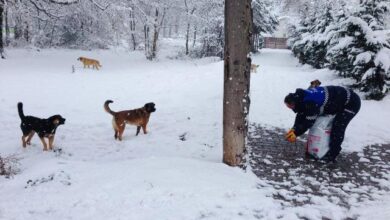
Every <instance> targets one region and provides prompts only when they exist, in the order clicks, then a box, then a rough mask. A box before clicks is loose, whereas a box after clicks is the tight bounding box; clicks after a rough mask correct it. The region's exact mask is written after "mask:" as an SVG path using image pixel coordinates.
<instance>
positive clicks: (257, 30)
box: [251, 0, 278, 52]
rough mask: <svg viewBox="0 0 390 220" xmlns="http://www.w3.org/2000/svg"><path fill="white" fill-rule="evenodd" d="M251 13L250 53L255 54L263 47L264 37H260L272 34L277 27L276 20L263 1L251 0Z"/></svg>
mask: <svg viewBox="0 0 390 220" xmlns="http://www.w3.org/2000/svg"><path fill="white" fill-rule="evenodd" d="M252 13H253V26H252V29H253V30H252V43H251V44H252V46H251V51H252V52H257V51H258V50H259V49H261V48H263V45H264V37H263V36H262V35H264V34H271V33H273V32H274V31H275V30H276V26H277V25H278V19H277V17H276V15H275V14H274V13H272V12H271V10H270V9H269V7H268V6H267V4H266V2H264V1H263V0H252Z"/></svg>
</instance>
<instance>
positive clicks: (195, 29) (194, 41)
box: [192, 26, 197, 47]
mask: <svg viewBox="0 0 390 220" xmlns="http://www.w3.org/2000/svg"><path fill="white" fill-rule="evenodd" d="M196 31H197V28H196V26H195V28H194V39H193V41H192V47H195V43H196Z"/></svg>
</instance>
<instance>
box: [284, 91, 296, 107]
mask: <svg viewBox="0 0 390 220" xmlns="http://www.w3.org/2000/svg"><path fill="white" fill-rule="evenodd" d="M297 98H298V97H297V96H296V95H295V94H294V93H289V94H288V95H287V96H286V97H285V98H284V103H288V104H292V103H296V101H297Z"/></svg>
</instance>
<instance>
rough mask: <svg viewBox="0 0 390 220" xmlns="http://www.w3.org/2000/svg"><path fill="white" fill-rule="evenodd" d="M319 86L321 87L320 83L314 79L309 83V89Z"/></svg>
mask: <svg viewBox="0 0 390 220" xmlns="http://www.w3.org/2000/svg"><path fill="white" fill-rule="evenodd" d="M320 85H321V81H319V80H318V79H316V80H313V81H311V82H310V87H309V88H315V87H318V86H320Z"/></svg>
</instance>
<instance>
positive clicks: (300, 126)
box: [292, 103, 320, 136]
mask: <svg viewBox="0 0 390 220" xmlns="http://www.w3.org/2000/svg"><path fill="white" fill-rule="evenodd" d="M319 113H320V109H319V107H317V106H316V105H315V103H307V104H306V106H305V110H304V112H300V113H298V114H297V116H296V117H295V123H294V126H293V128H292V129H294V133H295V135H296V136H300V135H302V134H304V133H305V132H306V131H307V130H308V129H309V128H311V126H313V124H314V122H315V121H316V119H317V117H318V115H319Z"/></svg>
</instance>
